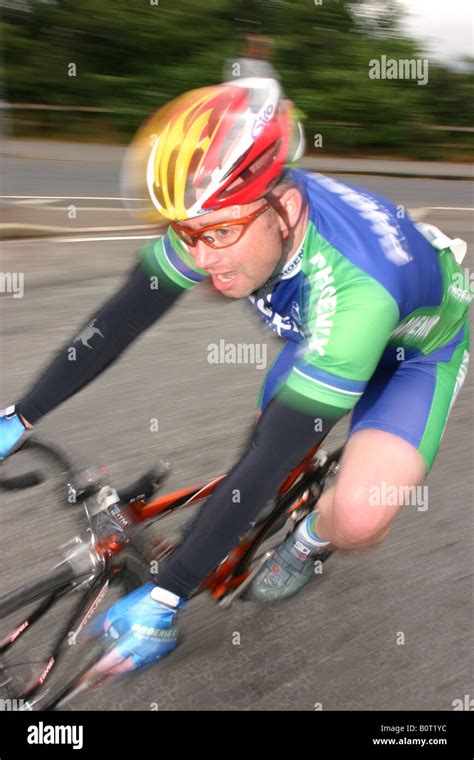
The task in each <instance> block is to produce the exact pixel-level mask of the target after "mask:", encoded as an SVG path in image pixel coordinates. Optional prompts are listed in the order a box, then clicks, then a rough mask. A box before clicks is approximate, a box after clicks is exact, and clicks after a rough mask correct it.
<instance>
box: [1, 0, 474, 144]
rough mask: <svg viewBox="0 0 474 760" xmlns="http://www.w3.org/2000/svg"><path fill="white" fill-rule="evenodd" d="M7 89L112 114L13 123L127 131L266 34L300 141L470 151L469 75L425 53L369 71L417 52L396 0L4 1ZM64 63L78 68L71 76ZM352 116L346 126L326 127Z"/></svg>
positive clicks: (87, 131) (19, 98)
mask: <svg viewBox="0 0 474 760" xmlns="http://www.w3.org/2000/svg"><path fill="white" fill-rule="evenodd" d="M2 5H3V22H2V24H1V27H2V32H3V38H4V41H5V45H4V59H3V83H4V90H5V92H4V96H5V97H6V99H7V100H8V101H9V102H10V103H43V104H53V105H54V104H60V105H68V106H75V105H76V106H78V105H80V106H96V107H101V108H106V109H111V110H112V111H114V112H113V113H107V114H104V113H101V114H91V113H89V114H87V113H86V114H82V113H81V114H78V113H68V112H57V111H53V112H49V113H47V114H42V113H41V112H35V115H34V118H32V117H31V114H29V116H28V118H27V119H25V114H24V113H23V112H17V111H16V110H14V111H12V112H11V113H12V115H13V130H14V132H17V133H20V134H31V135H37V134H44V135H51V136H67V137H71V138H72V137H76V138H78V137H79V138H82V139H89V140H94V139H110V140H114V141H121V140H122V141H126V140H128V139H129V137H130V135H131V134H132V132H133V131H134V130H135V128H136V127H137V126H138V125H139V124H140V122H141V121H142V120H143V118H145V116H146V115H148V114H149V113H150V112H151V111H154V110H156V108H158V107H159V106H160V105H162V104H163V103H164V102H166V101H167V100H169V99H170V98H171V97H173V96H175V95H177V94H178V93H180V92H182V91H184V90H187V89H191V88H193V87H199V86H203V85H206V84H212V83H214V82H219V81H222V67H223V64H224V61H225V60H229V59H230V60H233V59H235V58H236V57H238V55H239V54H240V47H241V34H242V32H248V31H256V32H258V33H260V34H262V33H263V34H268V35H272V36H273V39H274V41H275V50H274V57H273V64H274V65H275V67H276V68H277V70H278V72H279V74H280V76H281V80H282V83H283V86H284V89H285V91H286V93H287V94H288V96H289V97H291V99H292V100H294V101H295V103H296V104H297V105H298V106H299V108H301V109H302V110H303V111H304V112H305V114H306V120H305V128H306V131H307V138H308V145H309V147H310V148H311V146H313V145H314V135H316V134H321V135H322V137H323V151H324V152H329V153H336V152H338V153H341V152H347V153H352V154H354V153H356V152H357V153H365V154H368V153H371V154H385V155H387V154H389V155H405V156H413V157H421V158H447V157H452V156H455V157H461V158H465V159H467V158H469V156H470V155H471V154H470V151H472V134H469V133H464V132H456V133H444V132H439V131H435V130H430V129H429V127H430V125H454V126H470V125H472V103H473V101H474V98H473V78H474V77H473V73H472V65H471V67H470V68H469V66H468V65H467V66H466V71H465V72H461V71H454V70H450V69H448V68H446V67H444V66H442V65H441V64H439V63H433V62H431V61H430V63H429V81H428V84H427V85H425V86H420V85H418V84H417V82H416V81H412V80H387V79H385V80H384V79H380V80H373V79H370V78H369V76H368V71H369V61H370V60H371V59H373V58H376V59H380V56H381V55H386V56H387V57H388V58H395V59H413V58H420V57H421V58H423V57H426V56H423V54H422V53H421V52H420V50H419V48H418V47H417V43H416V42H415V41H413V40H410V39H408V38H406V37H403V36H402V35H401V33H400V32H399V28H398V21H399V18H400V9H399V7H398V5H397V2H396V1H395V0H393V1H390V0H384V1H383V2H382V0H380V2H371V3H369V4H367V5H365V4H364V3H363V2H351V3H349V2H347V0H340V1H339V2H336V0H324V2H323V3H322V4H318V2H317V1H315V0H291V2H284V0H253V1H252V0H241V1H240V2H238V1H237V0H235V1H234V0H208V1H207V2H206V3H205V4H204V3H202V2H200V1H199V0H194V1H193V2H190V0H113V2H111V0H46V1H44V0H3V2H2ZM70 64H74V65H75V66H76V75H75V76H70V75H69V74H68V67H70ZM341 121H343V122H351V123H352V126H345V125H342V124H334V122H341Z"/></svg>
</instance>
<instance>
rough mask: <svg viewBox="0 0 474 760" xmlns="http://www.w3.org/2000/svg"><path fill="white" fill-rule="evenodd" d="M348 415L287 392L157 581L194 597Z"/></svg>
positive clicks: (270, 408)
mask: <svg viewBox="0 0 474 760" xmlns="http://www.w3.org/2000/svg"><path fill="white" fill-rule="evenodd" d="M345 413H346V410H345V409H340V408H337V407H332V406H329V405H326V404H322V403H317V402H313V401H311V400H308V399H305V398H303V397H301V396H300V395H299V394H298V393H295V392H294V391H292V390H290V389H287V388H283V389H282V390H281V391H280V392H279V393H278V394H277V395H276V396H275V397H274V398H273V399H272V400H271V401H270V403H269V404H268V406H267V407H266V408H265V410H264V411H263V413H262V415H261V417H260V419H259V421H258V424H257V426H256V428H255V430H254V433H253V436H252V438H251V440H250V443H249V445H248V448H247V449H246V451H245V452H244V454H243V455H242V456H241V458H240V459H239V461H238V462H237V463H236V464H235V465H234V467H233V468H232V469H231V470H230V472H229V473H228V474H227V476H226V477H225V478H224V479H223V480H222V482H221V483H219V484H218V486H217V487H216V489H215V490H214V492H213V493H212V495H211V496H210V497H209V499H208V501H207V503H206V504H205V505H204V506H203V507H202V508H201V510H200V513H199V515H198V517H197V519H196V521H195V523H194V524H193V525H192V528H191V530H190V531H189V533H188V535H187V536H186V538H185V539H184V541H183V543H182V544H181V545H180V546H179V548H178V549H177V550H176V552H175V554H174V555H173V556H172V557H171V559H170V560H169V561H168V563H167V564H166V565H165V566H164V567H163V570H161V572H159V573H158V575H157V576H156V577H155V578H154V580H155V582H156V583H157V584H158V585H159V586H161V587H162V588H165V589H167V590H168V591H172V592H173V593H174V594H177V595H178V596H183V597H185V598H187V597H189V596H190V594H191V593H192V592H193V591H194V589H195V588H196V587H197V586H198V585H199V583H200V582H201V581H202V580H203V579H204V578H205V577H206V576H207V575H208V574H209V573H210V572H211V571H212V570H213V569H214V568H215V567H217V565H218V564H219V562H221V561H222V560H223V559H224V557H225V556H226V555H227V554H228V553H229V551H230V550H231V549H232V548H234V546H235V545H236V543H237V541H238V540H239V537H240V536H243V535H245V534H246V533H247V532H248V531H249V530H250V528H251V527H252V525H253V524H254V522H255V521H256V520H257V519H258V515H259V513H260V512H261V511H262V509H263V508H264V506H265V504H266V503H267V502H268V501H269V499H272V498H273V497H274V496H275V494H276V491H277V489H278V487H279V486H280V485H281V483H282V481H283V480H284V478H285V477H286V476H287V475H288V474H289V473H290V472H291V471H292V470H293V469H294V468H295V467H296V466H297V465H298V464H299V463H300V462H301V461H302V460H303V459H304V457H305V456H306V455H307V454H308V453H309V451H310V450H311V449H312V448H314V446H316V444H318V443H319V442H320V441H321V440H322V439H323V438H324V437H325V436H326V435H327V434H328V433H329V431H330V430H331V428H332V427H333V426H334V425H335V424H336V422H337V421H338V420H340V419H341V418H342V417H343V416H344V414H345Z"/></svg>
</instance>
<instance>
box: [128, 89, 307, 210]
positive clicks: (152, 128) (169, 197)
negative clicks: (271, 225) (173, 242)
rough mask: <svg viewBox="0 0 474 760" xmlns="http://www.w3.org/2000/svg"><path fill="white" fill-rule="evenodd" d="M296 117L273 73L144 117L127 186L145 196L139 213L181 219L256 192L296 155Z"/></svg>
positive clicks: (190, 95) (190, 96) (196, 94)
mask: <svg viewBox="0 0 474 760" xmlns="http://www.w3.org/2000/svg"><path fill="white" fill-rule="evenodd" d="M293 121H294V120H293V118H292V106H291V103H290V102H289V101H286V100H282V99H281V90H280V86H279V84H278V82H276V81H275V80H274V79H260V78H256V77H252V78H248V79H240V80H236V81H235V82H226V83H224V84H220V85H215V86H212V87H203V88H201V89H198V90H191V91H190V92H187V93H185V94H184V95H181V96H179V97H178V98H175V99H174V100H172V101H171V102H170V103H168V104H167V105H166V106H164V107H163V108H161V109H160V110H159V111H157V113H156V114H154V115H153V116H152V117H150V118H149V119H148V120H147V121H146V122H145V124H144V125H143V126H142V127H141V128H140V130H139V131H138V133H137V135H136V137H135V138H134V140H133V141H132V143H131V146H130V148H129V150H128V154H127V156H126V164H125V182H126V184H127V193H128V194H130V193H132V192H133V194H134V195H137V194H141V198H142V199H143V197H145V198H146V200H145V205H144V206H143V201H142V203H141V207H140V209H139V216H140V218H142V219H145V220H146V221H150V222H152V221H154V222H156V221H157V220H158V219H159V218H160V217H166V218H167V219H170V220H172V221H179V220H184V219H188V218H192V217H195V216H198V215H200V214H205V213H209V212H211V211H216V210H217V209H220V208H224V207H226V206H231V205H234V204H244V203H251V202H252V201H254V200H257V199H258V198H261V197H262V196H264V195H265V193H266V192H268V191H269V190H270V189H271V187H272V186H273V185H274V184H275V183H276V181H277V180H278V178H279V177H280V175H281V173H282V171H283V168H284V166H285V164H286V163H287V162H290V161H292V160H294V159H295V149H294V139H292V136H293V137H294V134H295V132H294V123H293ZM291 145H293V148H290V146H291ZM290 150H292V155H290ZM298 151H299V152H301V145H299V147H298Z"/></svg>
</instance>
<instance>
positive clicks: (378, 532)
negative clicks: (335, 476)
mask: <svg viewBox="0 0 474 760" xmlns="http://www.w3.org/2000/svg"><path fill="white" fill-rule="evenodd" d="M392 519H393V515H392V514H390V515H388V514H387V513H386V511H385V510H384V509H383V507H381V506H375V505H372V504H370V500H369V492H368V490H367V489H366V488H364V487H360V488H357V487H354V488H350V489H348V490H346V489H341V488H339V489H338V488H337V487H336V489H335V493H334V501H333V508H332V528H333V535H334V539H335V543H336V544H337V545H338V546H340V548H351V547H358V546H363V545H371V544H375V543H378V542H379V540H380V537H381V536H382V535H383V536H384V534H385V533H386V532H387V528H388V526H389V524H390V522H391V520H392Z"/></svg>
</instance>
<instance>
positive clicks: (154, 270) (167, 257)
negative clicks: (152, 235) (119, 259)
mask: <svg viewBox="0 0 474 760" xmlns="http://www.w3.org/2000/svg"><path fill="white" fill-rule="evenodd" d="M139 256H140V260H141V262H142V265H143V266H144V268H145V270H146V271H147V272H148V274H149V275H156V276H157V277H158V278H160V276H162V277H163V276H164V277H165V278H167V279H168V280H170V281H171V282H172V283H173V284H174V285H175V286H176V285H177V286H178V287H179V288H183V289H188V288H192V287H193V286H194V285H197V284H198V283H199V282H203V280H205V279H207V277H208V276H209V274H208V273H207V272H206V271H205V270H204V269H200V268H199V267H197V266H196V264H195V263H194V260H193V257H192V256H191V255H190V253H189V251H188V250H187V248H186V246H185V245H184V243H182V242H181V240H180V239H179V237H178V236H177V234H176V233H175V231H174V230H173V228H172V227H169V228H168V230H167V232H166V235H163V236H162V237H160V238H157V239H156V240H152V241H151V242H150V243H148V245H145V246H144V247H143V248H142V249H141V251H140V253H139Z"/></svg>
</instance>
